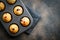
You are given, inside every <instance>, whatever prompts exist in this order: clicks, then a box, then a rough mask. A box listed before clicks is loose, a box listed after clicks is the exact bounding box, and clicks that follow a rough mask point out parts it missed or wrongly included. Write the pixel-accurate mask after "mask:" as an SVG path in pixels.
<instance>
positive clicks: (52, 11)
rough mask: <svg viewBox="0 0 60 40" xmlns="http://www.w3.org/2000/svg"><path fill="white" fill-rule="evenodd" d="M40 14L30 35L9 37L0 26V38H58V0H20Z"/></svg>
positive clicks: (33, 39) (17, 39)
mask: <svg viewBox="0 0 60 40" xmlns="http://www.w3.org/2000/svg"><path fill="white" fill-rule="evenodd" d="M22 1H23V3H24V4H25V5H26V6H29V7H30V8H32V9H33V10H34V11H36V12H37V13H39V14H40V16H41V19H40V21H39V22H38V24H37V25H36V27H35V28H34V29H33V31H32V33H31V34H30V35H26V34H24V33H22V34H21V35H19V37H16V38H12V37H9V36H8V35H7V33H6V31H5V30H4V29H3V27H2V26H0V40H60V0H22Z"/></svg>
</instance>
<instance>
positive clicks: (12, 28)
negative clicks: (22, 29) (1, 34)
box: [9, 24, 19, 34]
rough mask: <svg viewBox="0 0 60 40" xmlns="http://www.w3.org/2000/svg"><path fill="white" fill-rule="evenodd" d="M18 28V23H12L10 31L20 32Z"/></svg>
mask: <svg viewBox="0 0 60 40" xmlns="http://www.w3.org/2000/svg"><path fill="white" fill-rule="evenodd" d="M18 30H19V28H18V25H16V24H11V25H10V27H9V31H10V32H11V33H14V34H15V33H17V32H18Z"/></svg>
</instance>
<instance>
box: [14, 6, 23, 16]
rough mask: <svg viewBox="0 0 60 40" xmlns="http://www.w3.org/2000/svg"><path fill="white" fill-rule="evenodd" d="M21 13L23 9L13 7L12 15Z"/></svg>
mask: <svg viewBox="0 0 60 40" xmlns="http://www.w3.org/2000/svg"><path fill="white" fill-rule="evenodd" d="M22 13H23V8H22V7H21V6H15V7H14V14H16V15H18V16H19V15H21V14H22Z"/></svg>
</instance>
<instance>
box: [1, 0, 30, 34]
mask: <svg viewBox="0 0 60 40" xmlns="http://www.w3.org/2000/svg"><path fill="white" fill-rule="evenodd" d="M15 2H16V0H7V3H9V4H14V3H15ZM4 9H5V4H4V2H0V11H3V10H4ZM23 11H24V10H23V7H22V6H19V5H18V6H15V7H14V10H13V12H14V14H15V15H17V16H20V15H21V14H22V13H23ZM2 20H3V21H4V22H6V23H8V22H10V21H11V20H12V15H11V14H10V13H9V12H4V13H3V15H2ZM20 24H21V25H22V26H23V27H26V26H28V25H29V24H30V19H29V18H28V17H23V18H21V20H20ZM9 30H10V32H12V33H17V32H18V30H19V27H18V25H17V24H11V25H10V26H9Z"/></svg>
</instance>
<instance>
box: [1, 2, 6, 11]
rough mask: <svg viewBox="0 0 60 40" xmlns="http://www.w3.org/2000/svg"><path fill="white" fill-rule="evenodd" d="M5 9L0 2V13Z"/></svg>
mask: <svg viewBox="0 0 60 40" xmlns="http://www.w3.org/2000/svg"><path fill="white" fill-rule="evenodd" d="M4 9H5V4H4V3H3V2H0V11H3V10H4Z"/></svg>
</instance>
